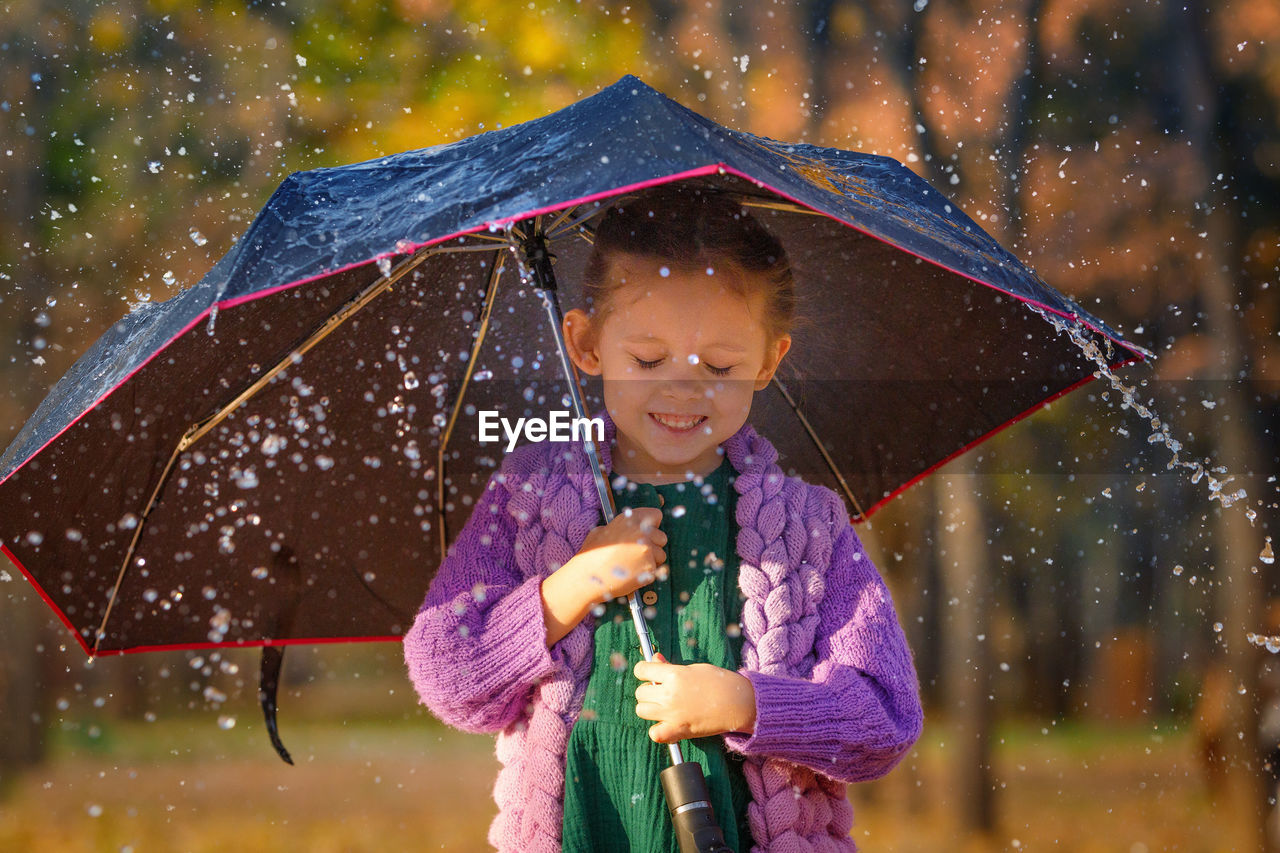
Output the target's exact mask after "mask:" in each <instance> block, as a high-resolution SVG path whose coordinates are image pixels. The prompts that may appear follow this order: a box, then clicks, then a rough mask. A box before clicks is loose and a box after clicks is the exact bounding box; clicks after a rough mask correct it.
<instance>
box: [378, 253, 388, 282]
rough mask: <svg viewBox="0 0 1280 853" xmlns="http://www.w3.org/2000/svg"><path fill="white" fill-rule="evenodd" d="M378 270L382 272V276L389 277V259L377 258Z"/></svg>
mask: <svg viewBox="0 0 1280 853" xmlns="http://www.w3.org/2000/svg"><path fill="white" fill-rule="evenodd" d="M378 272H380V273H382V277H383V278H390V277H391V259H390V258H378Z"/></svg>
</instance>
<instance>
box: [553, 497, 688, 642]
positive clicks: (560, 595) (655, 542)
mask: <svg viewBox="0 0 1280 853" xmlns="http://www.w3.org/2000/svg"><path fill="white" fill-rule="evenodd" d="M661 523H662V510H660V509H656V508H654V507H635V508H633V509H629V510H624V511H623V512H621V513H619V514H618V515H616V516H614V518H613V520H612V521H610V522H609V523H608V524H603V525H601V526H599V527H596V528H594V529H593V530H592V531H591V532H590V533H588V534H587V536H586V538H585V539H584V540H583V542H582V548H581V549H579V551H578V553H577V554H574V555H573V557H572V558H571V559H570V560H569V562H567V563H565V564H564V565H563V566H561V567H560V568H559V569H557V570H556V571H554V572H552V573H551V574H550V575H549V576H548V577H547V578H545V579H544V580H543V581H542V586H541V596H542V621H543V623H544V624H545V625H546V629H547V648H550V647H551V646H553V645H555V644H556V643H558V642H559V641H560V640H561V638H563V637H564V636H565V635H566V634H568V633H569V632H570V631H572V630H573V629H574V627H575V626H576V625H577V624H578V623H579V622H581V621H582V620H583V619H585V618H586V615H587V613H589V612H590V611H591V608H592V607H593V606H594V605H596V604H598V603H601V602H605V601H608V600H609V599H610V598H619V597H621V596H624V595H628V594H629V593H631V592H632V591H634V590H636V589H639V588H640V587H642V586H644V585H645V584H647V583H652V582H653V579H654V578H655V577H656V576H657V574H658V567H659V566H662V565H664V564H665V563H666V562H667V554H666V552H665V551H663V550H662V546H663V545H666V544H667V534H665V533H663V532H662V531H661V530H659V529H658V525H659V524H661Z"/></svg>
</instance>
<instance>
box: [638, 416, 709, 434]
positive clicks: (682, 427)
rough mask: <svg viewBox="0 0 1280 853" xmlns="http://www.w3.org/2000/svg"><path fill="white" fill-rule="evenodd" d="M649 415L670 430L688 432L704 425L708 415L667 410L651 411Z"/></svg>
mask: <svg viewBox="0 0 1280 853" xmlns="http://www.w3.org/2000/svg"><path fill="white" fill-rule="evenodd" d="M649 417H650V418H652V419H653V420H654V422H656V423H657V424H658V425H659V426H661V427H662V428H663V429H665V430H667V431H668V432H675V433H687V432H690V431H692V430H693V429H695V428H697V427H699V426H701V425H702V422H703V421H705V420H706V419H707V416H706V415H672V414H667V413H665V412H649Z"/></svg>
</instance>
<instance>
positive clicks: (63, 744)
mask: <svg viewBox="0 0 1280 853" xmlns="http://www.w3.org/2000/svg"><path fill="white" fill-rule="evenodd" d="M0 6H2V8H3V14H2V15H0V233H3V234H5V235H7V237H6V239H5V240H4V241H3V242H0V356H2V357H0V445H7V444H8V442H9V441H10V440H11V439H12V438H13V436H14V435H15V434H16V432H17V430H18V428H19V427H20V426H21V424H22V423H23V422H24V421H25V419H26V418H27V417H28V416H30V414H31V413H32V412H33V411H34V410H35V407H36V405H37V404H38V403H39V401H40V400H41V399H42V397H43V396H44V394H45V393H46V392H47V391H48V389H49V388H50V387H51V386H52V385H53V383H54V382H56V381H57V379H58V378H59V377H60V376H61V375H62V374H63V373H64V372H65V371H66V369H67V368H68V367H69V366H70V365H71V364H72V362H73V361H74V360H75V358H76V356H77V355H78V354H79V353H81V352H83V350H84V349H85V348H86V347H87V346H88V345H89V343H91V342H92V341H93V340H94V339H96V338H97V337H98V336H99V335H100V334H101V333H102V332H103V331H105V330H106V329H107V328H108V327H109V326H110V325H111V324H112V323H113V322H115V321H116V320H117V319H119V318H120V317H121V316H122V315H123V314H125V313H126V312H127V311H128V310H129V309H130V308H131V306H134V305H137V304H139V303H144V302H148V301H158V300H163V299H167V298H168V297H170V296H172V295H173V294H175V293H177V292H178V291H179V290H181V289H182V288H184V287H187V286H190V285H191V284H193V283H195V282H196V281H197V280H198V279H199V278H200V277H201V276H202V275H203V274H204V273H205V272H206V271H207V270H208V269H209V268H210V266H212V264H213V262H214V261H215V260H217V258H219V257H220V256H221V255H222V254H224V253H225V252H226V251H227V249H228V248H229V247H230V246H231V245H232V243H233V241H235V240H236V238H237V237H238V236H239V235H240V234H242V233H243V232H244V230H245V229H246V228H247V227H248V225H249V223H250V222H251V221H252V218H253V216H254V213H255V212H256V210H257V209H258V208H259V207H260V206H261V205H262V204H263V203H264V202H265V201H266V200H267V198H268V196H269V195H270V194H271V192H272V191H273V190H274V188H275V187H276V185H277V184H278V183H279V182H280V181H281V180H282V179H283V178H284V176H285V175H287V174H288V173H290V172H292V171H295V170H299V169H309V168H315V167H320V166H331V165H337V164H342V163H348V162H352V161H357V160H363V159H368V158H372V157H376V156H380V155H383V154H389V153H394V152H398V151H402V150H407V149H413V148H421V147H427V146H431V145H436V144H439V143H444V142H449V141H451V140H455V139H458V138H461V137H464V136H470V135H473V134H476V133H480V132H483V131H485V130H491V129H495V128H499V127H506V126H509V125H512V124H515V123H518V122H521V121H524V120H527V119H531V118H535V117H537V116H541V115H544V114H546V113H548V112H551V111H553V110H556V109H559V108H561V107H564V106H566V105H568V104H570V103H572V102H574V101H577V100H579V99H581V98H583V97H586V96H587V95H590V94H592V93H594V92H596V91H598V90H599V89H600V88H602V87H604V86H607V85H609V84H610V83H613V82H614V81H616V80H617V79H618V78H619V77H621V76H622V75H623V74H627V73H631V74H635V75H637V76H639V77H640V78H641V79H643V80H644V81H645V82H647V83H649V84H650V85H652V86H654V87H656V88H658V89H659V90H661V91H663V92H665V93H666V94H668V95H669V96H670V97H672V98H674V99H675V100H677V101H679V102H680V103H682V104H684V105H685V106H688V107H690V108H692V109H694V110H696V111H698V112H700V113H702V114H704V115H706V116H708V117H710V118H712V119H714V120H716V121H719V122H721V123H723V124H726V125H729V126H731V127H734V128H737V129H740V130H745V131H749V132H751V133H755V134H759V135H763V136H768V137H771V138H774V139H779V140H800V141H805V142H811V143H814V144H819V145H827V146H836V147H843V148H853V149H859V150H863V151H868V152H874V153H878V154H886V155H890V156H893V157H896V158H898V159H900V160H902V161H903V162H904V163H906V164H907V165H908V166H910V167H911V168H912V169H914V170H916V171H917V172H918V173H919V174H921V175H922V176H924V177H926V178H927V179H928V180H930V181H931V182H932V183H933V184H934V185H935V186H936V187H938V188H939V189H940V190H942V191H943V192H944V193H945V194H947V195H948V196H949V197H950V198H951V199H952V200H953V201H954V202H956V203H958V204H959V205H960V206H961V207H962V208H963V209H964V210H965V211H966V212H968V213H969V214H970V215H971V216H972V217H973V218H974V219H975V220H977V221H978V222H979V223H980V224H981V225H982V226H983V227H984V228H986V229H987V230H988V231H989V232H990V233H991V234H992V235H993V236H995V237H996V238H997V239H999V240H1001V241H1002V242H1003V243H1004V244H1005V245H1006V246H1008V247H1009V248H1011V249H1012V250H1013V251H1014V253H1015V254H1017V255H1018V256H1019V257H1021V258H1022V259H1023V260H1024V261H1026V262H1027V263H1028V264H1029V265H1030V266H1032V267H1033V268H1034V269H1036V270H1037V271H1038V272H1039V273H1040V274H1041V275H1042V276H1043V277H1044V278H1045V279H1046V280H1047V281H1048V282H1050V283H1051V284H1053V285H1054V286H1055V287H1057V288H1058V289H1060V290H1062V291H1063V292H1065V293H1066V294H1068V295H1069V296H1071V297H1073V298H1074V299H1076V300H1077V301H1078V302H1080V304H1082V305H1083V306H1085V307H1086V308H1088V309H1089V310H1090V311H1092V312H1094V313H1096V314H1097V315H1098V316H1100V317H1102V318H1103V319H1105V320H1106V321H1108V322H1110V323H1112V324H1113V325H1114V326H1116V327H1117V328H1119V329H1120V330H1121V331H1122V332H1123V333H1124V334H1125V335H1126V336H1127V337H1128V338H1129V339H1130V340H1133V341H1134V342H1136V343H1139V344H1141V345H1143V346H1146V347H1148V348H1149V349H1152V350H1154V351H1155V352H1156V353H1157V354H1158V356H1159V358H1158V359H1157V360H1155V361H1154V362H1153V363H1151V364H1147V365H1138V366H1135V367H1130V368H1128V369H1126V370H1125V371H1123V372H1122V374H1121V375H1122V379H1123V380H1124V381H1125V382H1126V383H1127V384H1130V385H1133V386H1135V387H1136V388H1137V393H1138V395H1139V396H1140V397H1141V398H1142V399H1143V400H1150V401H1151V403H1152V405H1153V407H1154V409H1155V410H1156V411H1157V412H1158V413H1159V416H1160V417H1161V418H1162V419H1164V420H1165V421H1167V422H1168V423H1170V424H1171V425H1172V432H1173V435H1174V436H1175V437H1176V438H1178V439H1179V440H1181V441H1182V442H1183V443H1184V444H1185V445H1186V446H1187V448H1188V452H1189V453H1190V455H1193V456H1195V457H1198V458H1201V459H1208V460H1212V464H1213V465H1214V466H1221V467H1223V468H1225V469H1226V471H1227V472H1228V474H1227V476H1231V477H1233V478H1234V479H1232V480H1231V481H1230V484H1229V486H1228V487H1227V491H1228V492H1234V491H1235V490H1236V489H1244V490H1245V491H1246V493H1247V497H1246V498H1244V499H1242V500H1241V501H1239V502H1237V503H1236V504H1235V505H1234V506H1233V507H1231V508H1230V509H1226V510H1224V509H1223V508H1222V505H1221V502H1220V501H1215V500H1213V495H1211V493H1210V492H1209V490H1208V489H1207V488H1206V483H1205V482H1198V483H1193V482H1190V480H1189V479H1188V478H1187V477H1185V476H1183V475H1182V474H1181V473H1178V472H1174V471H1170V470H1168V467H1167V463H1168V462H1169V459H1170V457H1169V454H1168V451H1167V450H1165V448H1164V447H1163V446H1161V445H1156V444H1152V443H1150V442H1149V441H1148V436H1149V435H1150V433H1151V429H1150V427H1151V426H1153V425H1152V424H1148V423H1147V422H1146V421H1145V420H1144V419H1142V418H1139V417H1137V416H1136V415H1135V414H1133V412H1132V411H1127V410H1125V409H1124V408H1123V407H1122V406H1121V405H1120V395H1119V394H1117V393H1115V392H1114V391H1109V390H1108V385H1107V383H1106V382H1105V380H1104V381H1103V382H1095V383H1091V384H1089V385H1087V386H1085V387H1084V388H1082V389H1081V390H1079V391H1076V392H1074V393H1073V394H1071V395H1069V396H1068V397H1065V398H1063V399H1061V400H1059V401H1057V402H1054V403H1053V404H1052V405H1051V406H1049V407H1048V408H1046V409H1044V410H1042V411H1040V412H1038V413H1037V414H1035V415H1034V416H1032V417H1030V418H1028V419H1026V420H1024V421H1023V422H1021V423H1019V424H1017V425H1016V426H1014V427H1012V428H1010V429H1009V430H1007V431H1006V432H1005V433H1004V434H1002V435H1000V436H998V437H997V438H995V439H994V440H992V441H990V442H988V443H987V444H984V445H982V446H981V447H980V448H979V449H977V450H974V451H971V452H970V453H968V454H966V455H965V456H962V457H960V458H959V459H957V460H954V461H953V462H951V463H949V464H948V465H946V466H944V467H943V468H942V469H941V470H940V471H939V472H937V473H936V474H935V475H934V476H932V477H931V478H929V479H927V480H925V481H924V482H922V483H921V484H918V485H916V486H914V487H912V488H911V489H909V490H908V491H907V492H906V493H905V494H903V495H902V496H900V497H899V498H897V499H896V500H895V501H894V502H893V503H892V504H891V505H889V506H888V507H887V508H885V509H884V510H882V511H881V512H879V513H878V514H876V515H875V516H874V517H873V519H872V521H871V523H870V524H869V525H864V526H863V527H862V528H860V530H859V532H860V534H861V535H862V536H863V538H864V540H865V541H866V543H867V545H868V547H869V549H870V552H871V553H872V555H873V557H874V558H875V559H876V562H877V565H878V566H879V567H880V569H881V572H882V573H883V574H884V576H885V577H886V579H887V580H888V581H889V583H890V585H891V587H892V588H893V591H894V595H895V601H896V603H897V606H898V610H899V614H900V617H901V620H902V623H903V625H904V627H905V629H906V631H907V634H908V638H909V640H910V642H911V644H912V648H913V650H914V653H915V656H916V663H917V668H918V671H919V674H920V678H921V683H922V687H923V690H924V695H925V700H926V728H925V734H924V736H923V738H922V739H921V741H920V743H919V744H918V745H917V747H916V749H915V750H914V751H913V752H912V753H910V754H909V755H908V756H907V757H906V759H904V761H903V763H902V764H901V765H900V766H899V768H898V769H897V770H895V771H894V772H893V773H892V774H890V775H889V776H888V777H886V778H885V779H883V780H881V781H878V782H875V783H870V784H864V785H857V786H853V787H851V789H850V796H851V798H852V799H853V801H854V807H855V821H856V822H855V828H854V834H855V838H856V839H857V840H858V843H859V845H860V846H861V847H862V848H864V849H867V850H880V849H884V850H903V851H909V850H934V849H937V848H938V847H939V846H941V845H944V844H950V845H954V846H958V847H960V848H962V849H972V850H997V849H999V850H1018V849H1045V848H1049V847H1052V848H1053V849H1058V850H1079V851H1093V850H1119V851H1129V853H1143V851H1148V850H1158V849H1180V850H1192V851H1200V850H1204V851H1208V850H1260V849H1271V850H1276V849H1280V814H1278V812H1277V807H1276V800H1275V794H1276V778H1277V776H1276V773H1275V771H1274V770H1273V769H1272V767H1273V764H1272V759H1273V757H1274V756H1277V755H1280V669H1277V662H1280V658H1277V657H1276V656H1275V655H1274V653H1273V652H1272V651H1270V650H1268V649H1267V648H1266V641H1265V640H1264V639H1262V635H1273V634H1277V633H1280V608H1277V607H1275V606H1273V603H1274V602H1275V600H1276V598H1275V597H1276V596H1277V586H1276V581H1277V578H1276V568H1277V567H1276V566H1275V565H1274V557H1273V556H1272V545H1271V541H1270V538H1269V537H1270V536H1272V535H1274V528H1275V524H1276V520H1277V513H1276V509H1277V503H1276V500H1277V484H1276V476H1277V471H1278V468H1280V465H1278V464H1277V455H1278V449H1277V440H1276V428H1277V425H1278V424H1280V381H1278V380H1280V284H1278V283H1277V280H1278V273H1277V271H1278V269H1280V267H1278V264H1280V45H1278V42H1277V40H1278V39H1280V2H1276V0H1250V2H1244V1H1243V0H1223V2H1208V0H1200V2H1188V3H1186V4H1175V3H1168V2H1141V0H1139V2H1134V0H1125V2H1119V0H1008V1H1007V2H1001V0H989V1H988V2H983V0H914V3H913V2H911V1H910V0H892V2H890V0H879V2H872V0H867V1H866V2H853V0H789V2H784V0H778V2H772V0H760V2H753V3H743V4H734V3H727V2H721V0H692V1H690V2H686V0H650V2H645V1H644V0H640V1H639V2H599V0H580V2H549V0H535V2H498V0H461V2H446V0H390V2H380V3H374V2H366V0H360V2H357V0H325V2H308V3H301V2H285V0H278V2H247V1H246V0H217V1H216V2H213V1H212V0H211V2H199V3H190V2H178V0H152V2H144V0H134V1H133V2H117V3H94V2H85V1H84V0H77V2H70V3H68V2H58V3H54V2H37V1H36V0H7V2H3V3H2V4H0ZM1246 510H1251V511H1252V512H1250V513H1246ZM1251 516H1252V517H1251ZM2 523H3V520H2V519H0V524H2ZM1251 635H1254V636H1253V639H1252V640H1251ZM0 643H2V644H3V646H2V648H3V650H2V651H0V849H3V850H58V851H64V850H66V851H78V850H94V851H97V850H111V851H142V850H214V849H218V850H222V849H226V848H227V847H228V846H230V845H234V846H235V848H236V849H239V850H244V851H251V850H279V849H299V850H301V849H306V850H334V851H338V850H342V851H346V850H375V849H376V850H382V849H404V850H416V849H447V850H477V849H485V847H486V845H485V841H484V839H485V832H486V830H487V827H488V823H489V821H490V819H491V818H492V816H493V814H494V812H495V807H494V805H493V803H492V800H491V796H490V790H491V787H492V783H493V779H494V776H495V773H496V768H497V764H496V759H495V758H494V757H493V742H492V740H491V739H490V738H487V737H479V736H471V735H463V734H459V733H457V732H454V731H452V730H450V729H447V728H446V727H444V726H443V725H441V724H440V723H438V722H437V721H435V720H434V719H433V718H432V717H431V715H430V714H429V713H428V712H426V711H425V710H424V709H422V708H421V707H420V706H418V705H417V703H416V697H415V696H414V693H413V690H412V687H411V686H410V685H409V682H408V680H407V677H406V676H405V673H404V668H403V663H402V659H401V655H400V648H399V646H398V645H395V644H365V645H359V646H315V647H298V648H296V649H295V650H293V651H291V652H290V654H289V657H288V659H287V660H286V664H285V673H284V675H285V683H284V685H283V687H282V690H281V705H282V710H281V715H280V720H281V726H282V733H283V736H284V740H285V743H286V744H287V745H288V746H289V747H290V749H291V751H292V752H293V755H294V757H295V760H296V761H297V762H298V766H296V767H286V766H284V765H283V764H282V763H281V762H280V761H279V759H277V758H276V757H275V755H274V754H273V753H272V751H271V749H270V747H269V745H268V743H267V738H266V734H265V731H264V728H263V725H262V721H261V716H260V711H259V710H258V707H257V697H256V680H257V661H258V655H257V652H256V651H255V650H234V649H228V650H225V651H215V652H189V653H166V654H144V655H129V656H124V657H117V658H103V659H99V660H97V661H95V662H92V663H88V662H86V660H85V659H84V655H83V654H82V653H81V651H80V650H79V648H78V647H77V646H76V645H75V644H74V642H72V638H71V636H70V635H69V634H68V633H67V631H66V629H64V628H63V627H62V626H61V624H60V623H58V622H57V620H56V619H55V618H54V617H53V616H52V613H51V611H50V610H49V609H48V608H47V607H46V606H45V605H44V604H43V602H41V601H40V599H39V597H38V596H37V595H36V594H35V592H34V590H33V589H32V588H31V587H30V585H29V584H28V583H27V582H26V581H25V580H24V579H23V577H22V576H21V574H20V573H19V572H18V571H17V570H16V568H15V567H13V566H11V565H8V564H7V563H5V564H4V565H0ZM1272 648H1273V649H1276V650H1280V640H1277V641H1275V642H1273V643H1272Z"/></svg>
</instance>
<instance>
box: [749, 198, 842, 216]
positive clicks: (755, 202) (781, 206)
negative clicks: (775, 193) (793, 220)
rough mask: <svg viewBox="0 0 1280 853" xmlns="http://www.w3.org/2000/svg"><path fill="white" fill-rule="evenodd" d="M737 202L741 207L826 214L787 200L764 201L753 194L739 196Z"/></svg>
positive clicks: (817, 214)
mask: <svg viewBox="0 0 1280 853" xmlns="http://www.w3.org/2000/svg"><path fill="white" fill-rule="evenodd" d="M748 199H750V200H748ZM738 203H739V204H741V205H742V206H743V207H759V208H763V209H764V210H781V211H784V212H786V213H807V214H809V215H811V216H825V215H826V214H824V213H820V212H819V211H816V210H813V209H812V208H808V207H804V206H803V205H799V204H792V203H791V202H788V201H765V200H763V199H758V198H756V197H753V196H751V197H744V198H741V199H739V201H738Z"/></svg>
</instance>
